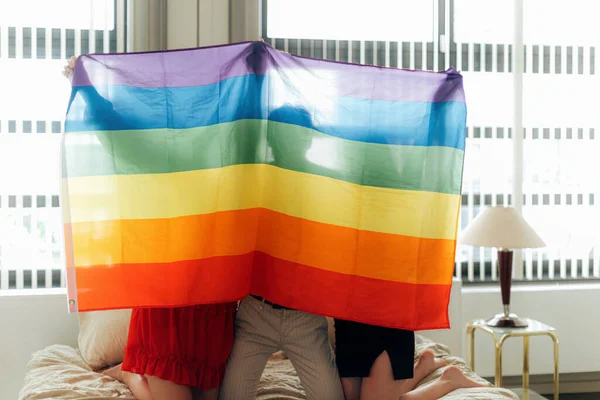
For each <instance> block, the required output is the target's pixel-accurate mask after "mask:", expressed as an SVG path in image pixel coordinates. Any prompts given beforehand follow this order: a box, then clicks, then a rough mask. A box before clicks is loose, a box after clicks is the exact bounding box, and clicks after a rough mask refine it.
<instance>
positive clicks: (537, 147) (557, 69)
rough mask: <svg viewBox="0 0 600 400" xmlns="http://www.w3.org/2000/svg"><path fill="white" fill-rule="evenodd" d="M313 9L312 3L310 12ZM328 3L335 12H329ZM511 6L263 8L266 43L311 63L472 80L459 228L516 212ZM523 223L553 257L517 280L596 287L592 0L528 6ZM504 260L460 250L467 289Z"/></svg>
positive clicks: (386, 2) (538, 259)
mask: <svg viewBox="0 0 600 400" xmlns="http://www.w3.org/2000/svg"><path fill="white" fill-rule="evenodd" d="M313 3H314V4H313ZM323 4H326V5H327V6H324V5H323ZM512 4H513V2H510V1H509V2H507V1H503V0H431V1H422V2H414V1H409V0H378V1H369V2H366V1H344V2H343V1H337V0H330V1H327V2H320V3H317V2H316V1H307V0H264V1H263V21H266V22H265V24H264V25H265V26H263V37H265V38H266V39H265V40H267V41H268V42H269V43H270V44H271V45H273V46H274V47H276V48H277V49H280V50H284V51H288V52H290V53H293V54H299V55H303V56H309V57H317V58H326V59H331V60H338V61H348V62H358V63H365V64H375V65H382V66H391V67H401V68H411V69H429V70H443V69H447V68H448V67H450V66H454V67H456V68H457V69H458V70H459V71H461V73H462V74H463V75H464V79H465V91H466V94H467V106H468V109H469V112H468V121H467V124H468V129H467V149H466V154H465V169H464V181H463V195H462V213H461V221H460V226H461V228H464V227H466V225H467V224H468V223H469V222H470V221H471V220H472V219H473V218H474V217H475V216H476V215H477V214H478V212H479V211H480V209H481V208H482V207H485V206H495V205H509V204H512V193H513V163H512V153H513V143H512V122H513V97H514V95H513V85H512V65H511V64H512V57H513V49H512V40H513V36H512V35H513V33H512V27H513V22H514V21H513V15H514V13H513V9H512ZM523 4H524V10H523V15H524V17H523V18H524V20H523V31H524V44H525V46H524V75H523V91H524V93H523V108H522V113H523V125H524V140H523V145H522V151H523V154H524V160H523V179H522V181H521V182H516V184H517V185H520V186H521V187H522V189H523V193H524V198H523V213H524V215H525V217H526V218H527V220H528V221H529V222H530V223H531V224H532V225H533V226H534V228H535V229H536V230H537V231H538V233H540V235H541V236H542V237H543V238H544V240H545V241H546V243H547V245H548V247H547V248H545V249H541V250H533V251H529V250H527V251H525V252H524V255H523V260H524V262H523V267H522V268H515V272H516V277H517V278H520V277H521V276H522V277H523V278H524V279H527V280H552V279H590V278H596V279H598V278H600V234H599V233H598V232H599V228H598V227H597V225H598V222H600V207H598V202H599V201H600V179H598V178H597V177H596V174H597V171H600V158H599V157H595V156H594V155H596V154H599V152H600V139H599V138H598V134H599V129H598V128H599V126H600V118H599V117H598V113H597V112H596V111H595V110H594V105H595V104H596V103H597V101H596V100H595V97H594V94H595V93H596V92H597V89H598V88H599V80H598V75H597V73H596V71H597V69H598V65H599V63H598V59H597V57H596V54H597V53H596V52H597V49H598V47H599V46H600V39H598V38H600V27H599V26H598V24H596V23H595V20H594V18H595V16H597V15H598V11H600V3H599V2H597V1H596V0H575V1H573V0H569V1H567V0H552V1H548V0H523ZM495 257H496V252H495V251H492V249H473V248H470V247H462V246H461V247H459V248H458V251H457V259H456V274H457V276H460V277H461V278H462V279H463V281H465V282H478V281H488V280H495V279H497V278H498V277H497V270H496V268H495V267H494V266H495V265H496V264H495V263H496V259H495Z"/></svg>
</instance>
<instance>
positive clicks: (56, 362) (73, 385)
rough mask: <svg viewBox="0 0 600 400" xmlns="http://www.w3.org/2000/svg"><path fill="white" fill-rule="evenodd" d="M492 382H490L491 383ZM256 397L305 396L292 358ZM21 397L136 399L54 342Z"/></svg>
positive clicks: (273, 367)
mask: <svg viewBox="0 0 600 400" xmlns="http://www.w3.org/2000/svg"><path fill="white" fill-rule="evenodd" d="M426 348H428V349H430V350H432V351H433V352H434V353H435V354H436V355H437V356H438V357H444V358H445V359H446V361H447V362H448V364H450V365H451V364H454V365H457V366H458V367H460V368H461V369H462V370H463V371H465V373H467V374H468V375H469V376H470V377H471V378H472V379H476V380H479V381H481V382H482V383H487V382H486V381H485V380H483V379H482V378H480V377H478V376H477V375H476V374H474V373H473V372H470V371H469V370H468V369H467V367H466V365H465V363H464V361H463V360H461V359H460V358H458V357H452V356H450V355H449V353H448V350H447V348H446V347H445V346H443V345H440V344H437V343H434V342H432V341H430V340H428V339H424V338H422V337H420V336H417V353H421V352H422V351H423V350H425V349H426ZM441 373H442V370H438V371H436V372H435V373H433V374H431V375H430V376H429V377H427V378H426V379H425V380H423V381H422V382H421V383H420V385H425V384H427V383H428V382H430V381H432V380H434V379H435V378H437V377H438V376H440V375H441ZM488 385H489V384H488ZM256 398H257V399H260V400H267V399H304V398H305V396H304V392H303V391H302V387H301V386H300V381H299V379H298V377H297V376H296V373H295V371H294V368H293V367H292V364H291V363H290V361H289V360H285V359H272V360H270V361H269V363H268V365H267V368H266V369H265V372H264V374H263V377H262V379H261V382H260V386H259V389H258V394H257V397H256ZM19 399H21V400H42V399H43V400H47V399H61V400H62V399H64V400H70V399H79V400H81V399H88V400H103V399H129V400H134V398H133V396H132V395H131V392H130V391H129V390H128V389H127V386H125V385H124V384H122V383H120V382H118V381H115V380H114V379H112V378H109V377H107V376H105V375H102V374H99V373H96V372H94V371H92V370H91V368H90V367H89V366H88V365H87V364H86V363H85V361H84V360H83V359H82V358H81V356H80V354H79V352H78V351H77V350H75V349H73V348H71V347H68V346H62V345H54V346H50V347H47V348H45V349H43V350H40V351H38V352H36V353H35V354H34V355H33V357H32V359H31V361H30V362H29V364H28V366H27V373H26V375H25V382H24V385H23V388H22V389H21V393H20V395H19ZM443 399H444V400H459V399H464V400H470V399H480V400H506V399H516V400H518V398H517V397H516V396H515V395H514V394H513V393H512V392H510V391H508V390H506V389H499V388H494V387H485V388H476V389H461V390H457V391H454V392H452V393H450V394H449V395H447V396H445V397H443Z"/></svg>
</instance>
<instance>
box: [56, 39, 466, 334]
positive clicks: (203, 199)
mask: <svg viewBox="0 0 600 400" xmlns="http://www.w3.org/2000/svg"><path fill="white" fill-rule="evenodd" d="M72 83H73V91H72V96H71V100H70V104H69V109H68V112H67V117H66V133H65V134H64V137H63V156H62V162H63V179H62V182H63V190H62V191H63V194H62V205H63V213H64V224H65V226H64V228H65V243H66V254H67V271H68V275H67V276H68V288H69V301H70V304H71V309H73V310H78V311H90V310H103V309H117V308H129V307H165V306H183V305H191V304H206V303H217V302H227V301H233V300H238V299H241V298H243V297H245V296H247V295H248V294H255V295H259V296H263V297H265V298H267V299H268V300H270V301H272V302H275V303H278V304H281V305H284V306H287V307H291V308H295V309H298V310H303V311H308V312H313V313H317V314H322V315H327V316H332V317H338V318H343V319H348V320H355V321H361V322H365V323H370V324H377V325H384V326H390V327H397V328H405V329H412V330H421V329H434V328H446V327H448V316H447V306H448V301H449V297H450V286H451V281H452V273H453V268H454V254H455V246H456V232H457V220H458V213H459V209H460V189H461V179H462V167H463V156H464V147H465V120H466V106H465V100H464V91H463V85H462V77H461V76H460V74H459V73H457V72H456V71H455V70H453V69H450V70H448V71H446V72H441V73H431V72H423V71H407V70H399V69H391V68H379V67H373V66H362V65H351V64H344V63H336V62H329V61H323V60H314V59H308V58H302V57H296V56H292V55H289V54H286V53H282V52H279V51H276V50H274V49H273V48H271V47H269V46H268V45H266V44H264V43H262V42H260V43H241V44H232V45H226V46H218V47H209V48H200V49H191V50H178V51H168V52H157V53H137V54H109V55H89V56H82V57H80V58H79V60H78V62H77V66H76V68H75V71H74V74H73V82H72Z"/></svg>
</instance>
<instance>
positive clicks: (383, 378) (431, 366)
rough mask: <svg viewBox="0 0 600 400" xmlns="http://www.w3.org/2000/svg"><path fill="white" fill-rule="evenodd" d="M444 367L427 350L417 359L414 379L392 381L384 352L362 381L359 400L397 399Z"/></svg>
mask: <svg viewBox="0 0 600 400" xmlns="http://www.w3.org/2000/svg"><path fill="white" fill-rule="evenodd" d="M445 365H446V362H445V361H444V360H440V359H436V358H435V356H434V355H433V353H432V352H431V351H429V350H427V351H425V352H423V354H421V356H420V357H419V361H418V362H417V365H416V367H415V372H414V377H413V378H411V379H404V380H400V381H397V380H395V379H394V374H393V371H392V363H391V361H390V357H389V355H388V353H387V352H386V351H384V352H383V353H381V354H380V355H379V357H377V359H376V360H375V362H374V363H373V366H372V367H371V372H370V374H369V377H368V378H365V379H363V382H362V386H361V397H360V398H361V400H369V399H384V398H390V399H397V398H398V397H400V396H401V395H403V394H404V393H408V392H410V391H411V390H413V389H414V388H415V387H416V386H417V384H418V383H419V382H421V381H422V380H423V379H424V378H425V377H426V376H427V375H429V374H430V373H432V372H433V371H435V370H436V369H438V368H441V367H443V366H445ZM346 400H348V399H346Z"/></svg>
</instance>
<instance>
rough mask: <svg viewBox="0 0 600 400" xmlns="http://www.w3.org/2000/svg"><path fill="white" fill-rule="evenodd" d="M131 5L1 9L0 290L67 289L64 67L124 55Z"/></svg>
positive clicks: (40, 4)
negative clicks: (85, 57)
mask: <svg viewBox="0 0 600 400" xmlns="http://www.w3.org/2000/svg"><path fill="white" fill-rule="evenodd" d="M126 12H127V4H126V0H19V1H3V2H0V88H1V90H0V290H8V289H26V288H40V287H59V286H64V285H65V274H64V271H63V268H64V265H63V261H62V250H63V244H62V222H61V214H60V209H59V206H60V205H59V149H60V133H62V131H63V129H64V114H65V110H66V106H67V103H68V98H69V93H70V86H69V83H68V81H67V80H66V79H65V78H64V77H63V76H62V75H61V71H62V68H63V66H64V65H65V63H66V60H68V59H69V57H71V56H73V55H79V54H85V53H107V52H123V51H125V48H126V38H127V36H126V30H127V26H126V20H127V19H126V18H125V15H126Z"/></svg>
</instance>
